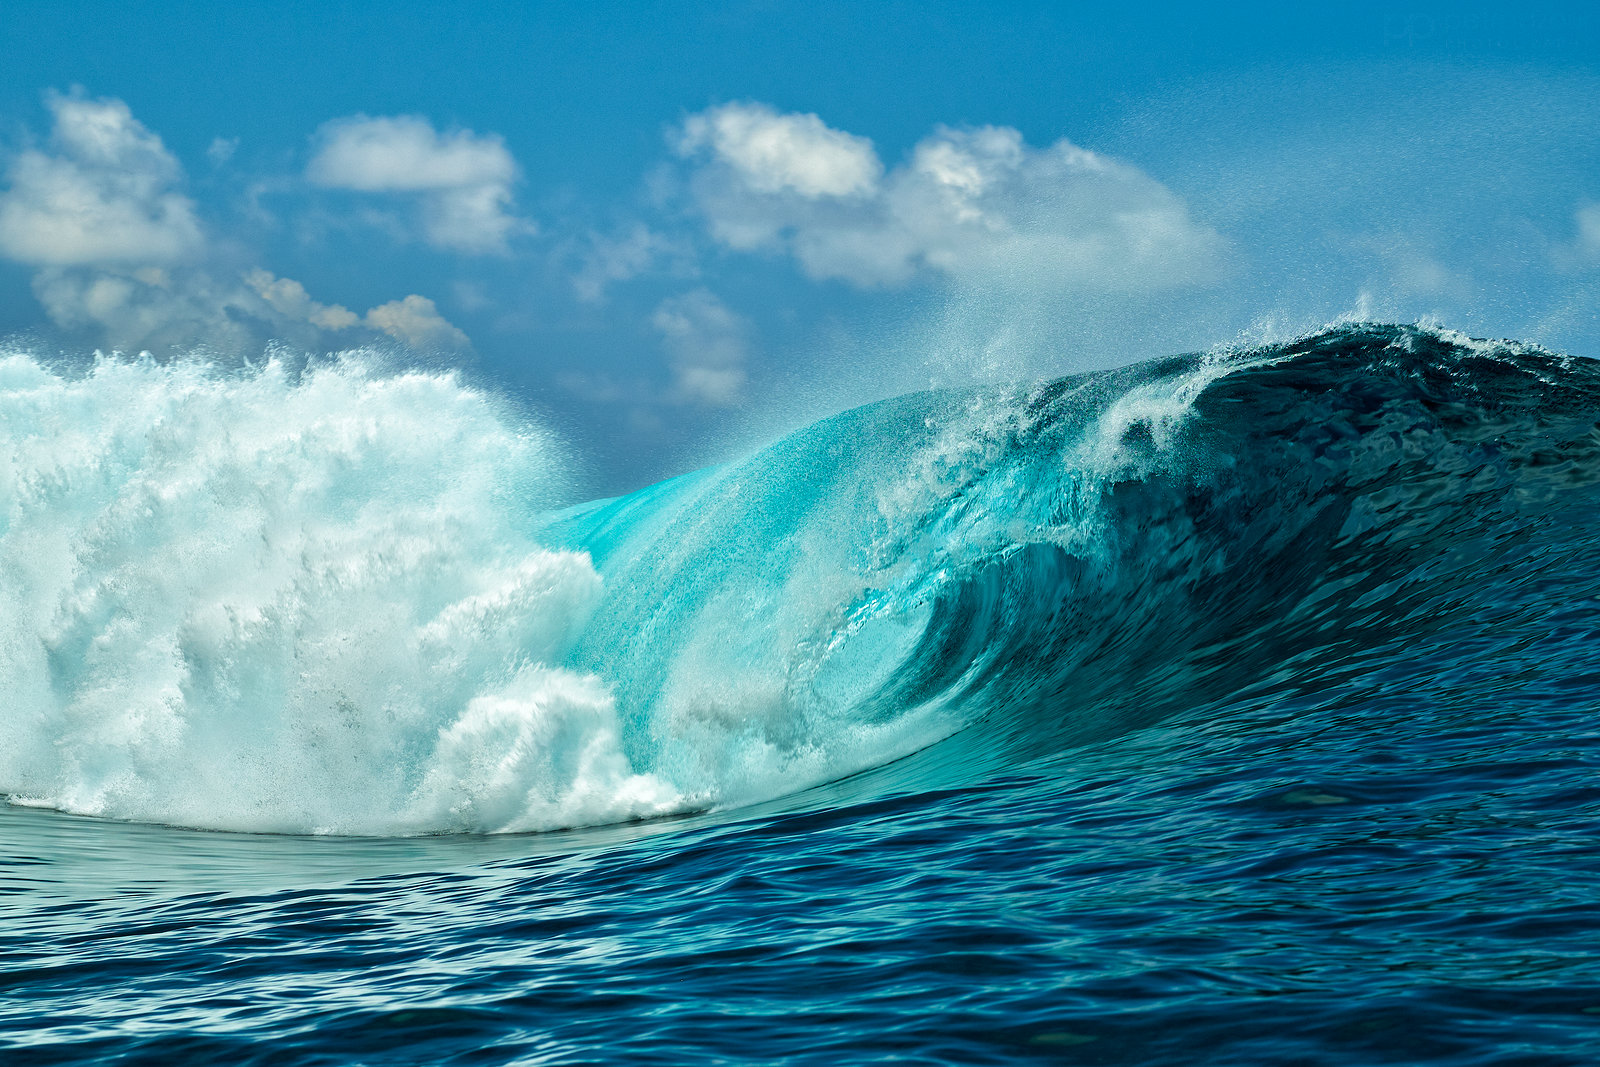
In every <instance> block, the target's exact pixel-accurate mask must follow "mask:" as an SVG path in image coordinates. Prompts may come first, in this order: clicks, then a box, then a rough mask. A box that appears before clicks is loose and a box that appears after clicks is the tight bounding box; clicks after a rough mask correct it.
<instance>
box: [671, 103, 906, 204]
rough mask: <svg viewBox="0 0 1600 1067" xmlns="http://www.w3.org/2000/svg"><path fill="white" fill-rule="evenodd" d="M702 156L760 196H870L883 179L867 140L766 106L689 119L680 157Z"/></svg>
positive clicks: (728, 107) (727, 108) (733, 107)
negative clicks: (712, 159)
mask: <svg viewBox="0 0 1600 1067" xmlns="http://www.w3.org/2000/svg"><path fill="white" fill-rule="evenodd" d="M703 150H708V151H709V152H710V153H711V154H712V155H713V156H714V157H715V158H716V159H717V160H718V161H719V162H720V163H722V164H723V165H725V166H727V167H728V168H729V169H730V170H731V171H733V173H734V174H735V175H737V177H738V179H739V180H740V181H741V182H742V183H744V184H745V185H746V186H747V187H748V188H750V189H752V190H754V191H756V192H758V193H784V192H792V193H795V194H797V195H799V196H802V197H806V198H817V197H852V196H870V195H871V194H872V193H873V192H875V191H876V189H877V186H878V179H879V177H880V176H881V175H882V174H883V164H882V163H881V162H879V160H878V154H877V153H876V152H875V151H873V148H872V142H871V141H869V140H867V139H866V138H865V137H856V136H855V135H853V134H848V133H845V132H843V131H842V130H835V129H831V128H829V127H828V126H827V125H825V124H824V123H823V121H822V120H821V119H820V118H818V117H817V116H815V115H800V114H789V115H780V114H779V113H778V112H776V111H774V110H773V109H772V108H770V107H768V106H766V105H765V104H756V103H746V104H724V105H722V106H721V107H714V108H711V109H709V110H707V111H702V112H700V113H699V114H698V115H691V116H690V117H689V118H688V120H687V121H685V122H684V124H683V130H682V133H681V135H680V137H679V138H678V151H679V152H680V154H682V155H695V154H697V153H699V152H701V151H703Z"/></svg>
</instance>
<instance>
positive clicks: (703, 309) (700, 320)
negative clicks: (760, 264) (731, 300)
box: [650, 289, 749, 407]
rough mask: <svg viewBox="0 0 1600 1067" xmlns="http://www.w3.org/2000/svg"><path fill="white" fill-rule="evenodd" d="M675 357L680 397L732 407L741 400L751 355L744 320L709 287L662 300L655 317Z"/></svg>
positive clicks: (675, 391)
mask: <svg viewBox="0 0 1600 1067" xmlns="http://www.w3.org/2000/svg"><path fill="white" fill-rule="evenodd" d="M650 321H651V324H652V325H654V326H655V328H656V330H657V332H658V333H660V334H661V338H662V341H663V343H664V344H665V345H666V347H667V352H668V354H669V355H670V356H671V359H672V372H673V378H674V382H673V394H674V398H675V399H678V400H683V401H688V402H690V403H696V404H704V405H707V406H710V407H731V406H733V405H735V404H737V403H739V401H740V400H741V399H742V396H743V392H744V386H745V379H746V374H745V368H744V364H745V360H746V357H747V355H748V345H747V343H746V337H747V335H748V333H749V329H748V326H747V325H746V323H745V321H744V320H743V319H742V318H740V317H739V316H738V315H736V314H734V313H733V312H732V311H730V310H729V309H728V307H727V306H726V305H724V304H723V303H722V301H720V300H718V299H717V298H716V296H715V295H713V294H712V293H710V292H709V291H707V290H705V289H696V290H694V291H692V292H689V293H685V294H683V295H682V296H675V297H672V298H670V299H667V300H663V301H662V302H661V304H660V305H659V306H658V307H657V308H656V310H655V314H654V315H653V316H651V320H650Z"/></svg>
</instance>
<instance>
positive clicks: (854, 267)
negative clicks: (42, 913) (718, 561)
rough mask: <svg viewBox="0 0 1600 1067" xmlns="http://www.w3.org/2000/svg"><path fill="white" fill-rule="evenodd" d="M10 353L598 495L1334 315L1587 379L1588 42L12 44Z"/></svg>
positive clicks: (1578, 18) (1434, 8) (347, 29)
mask: <svg viewBox="0 0 1600 1067" xmlns="http://www.w3.org/2000/svg"><path fill="white" fill-rule="evenodd" d="M0 45H3V48H4V55H5V56H6V59H7V62H6V63H5V65H4V66H3V67H0V168H3V169H0V331H3V332H7V333H11V334H13V335H14V336H19V337H22V338H24V339H25V340H26V343H28V344H29V345H31V346H34V347H41V346H42V347H44V348H46V349H48V350H50V351H55V350H61V351H65V352H69V353H71V352H85V351H91V350H93V349H94V348H97V347H99V348H120V349H123V350H128V351H138V350H140V349H149V350H151V351H153V352H155V353H157V354H158V355H161V356H164V357H165V356H167V355H170V354H172V353H174V352H182V351H188V350H192V349H194V348H196V347H200V348H202V349H204V350H205V351H207V352H209V353H211V354H213V356H214V357H215V358H219V359H224V360H226V359H234V358H238V357H240V356H259V354H260V353H261V352H262V351H263V348H264V346H266V345H267V344H269V343H272V342H277V343H282V344H287V345H289V346H290V347H291V348H294V349H298V350H310V351H330V350H338V349H343V348H349V347H353V346H357V345H361V344H368V343H374V342H376V343H380V344H384V345H389V346H405V347H407V348H409V349H411V350H414V351H417V352H420V353H422V355H421V356H420V357H418V358H425V359H426V360H428V361H430V362H432V363H435V364H444V365H451V366H460V367H462V368H464V369H465V370H466V371H467V373H469V374H470V375H472V376H473V377H474V378H475V379H477V380H480V381H483V382H485V383H486V384H488V385H490V386H491V387H493V388H495V389H497V390H500V391H502V392H504V393H506V394H507V395H509V396H511V397H513V398H515V399H516V400H517V401H519V402H522V403H525V404H527V405H528V406H529V407H530V408H531V409H532V410H534V411H537V412H539V413H540V414H541V416H542V417H543V418H544V419H546V420H547V421H549V422H551V423H553V424H554V425H555V426H556V427H557V428H558V430H559V431H560V432H561V433H563V434H564V435H565V436H566V437H567V438H569V439H570V440H571V441H572V442H573V443H574V445H575V446H576V450H577V453H578V454H579V455H581V456H583V457H584V463H585V464H586V470H587V474H588V475H589V477H590V481H591V486H592V488H593V489H594V491H598V492H604V491H615V490H620V489H623V488H627V487H630V486H633V485H637V484H641V483H643V482H646V481H649V480H652V479H654V478H656V477H659V476H661V475H663V474H667V473H671V472H674V471H677V470H682V469H685V468H688V467H691V466H695V465H699V464H702V463H705V462H711V461H715V460H717V459H720V458H723V457H725V456H727V455H729V454H731V453H733V452H736V451H738V450H740V449H742V448H745V447H748V446H750V445H751V444H753V443H755V442H758V441H760V440H761V439H763V438H764V437H767V436H770V435H772V434H773V433H776V432H777V431H778V430H781V429H783V428H786V427H789V426H793V425H796V424H798V423H800V422H803V421H806V420H808V419H810V418H813V417H815V416H817V415H820V414H824V413H827V412H829V411H832V410H837V409H839V408H841V407H844V406H848V405H849V404H852V403H856V402H860V401H864V400H868V399H872V398H874V397H876V396H880V395H883V394H885V393H891V392H895V391H900V390H905V389H912V388H919V387H925V386H927V385H929V384H930V383H960V382H963V381H968V380H972V379H985V378H996V377H1029V376H1034V375H1039V374H1047V373H1059V372H1065V371H1071V370H1077V369H1084V368H1089V367H1097V366H1106V365H1110V364H1114V363H1120V362H1126V361H1129V360H1132V359H1137V358H1141V357H1143V356H1151V355H1159V354H1164V353H1167V352H1169V351H1176V350H1187V349H1195V348H1204V347H1208V346H1210V345H1213V344H1217V343H1223V342H1229V341H1233V340H1236V339H1239V338H1246V339H1248V338H1252V337H1272V336H1277V335H1281V334H1284V333H1292V332H1295V331H1297V330H1302V329H1305V328H1309V327H1312V326H1315V325H1317V324H1320V323H1323V322H1326V321H1329V320H1331V319H1333V318H1336V317H1339V316H1341V315H1360V316H1372V317H1381V318H1389V319H1403V320H1410V319H1416V318H1432V319H1437V320H1438V321H1440V322H1442V323H1444V324H1445V325H1448V326H1454V327H1458V328H1461V329H1464V330H1467V331H1468V332H1472V333H1477V334H1490V335H1495V336H1517V337H1523V338H1528V339H1533V340H1538V341H1540V342H1542V343H1545V344H1548V345H1551V346H1552V347H1556V348H1560V349H1564V350H1567V351H1572V352H1575V353H1578V354H1583V355H1592V356H1600V317H1597V314H1600V58H1597V56H1600V53H1597V47H1600V14H1597V13H1596V9H1595V7H1594V5H1577V4H1572V5H1539V4H1526V3H1524V4H1516V5H1510V4H1495V5H1478V6H1473V5H1449V6H1446V5H1393V4H1387V5H1377V4H1373V5H1360V4H1342V5H1338V6H1337V7H1332V6H1317V5H1288V6H1285V5H1270V6H1269V5H1254V6H1252V5H1245V6H1239V7H1235V8H1232V9H1231V10H1230V11H1228V12H1227V13H1225V14H1219V13H1215V12H1212V11H1208V10H1206V9H1204V8H1201V7H1198V6H1187V7H1180V6H1172V5H1166V6H1153V7H1149V8H1145V9H1141V10H1139V11H1137V12H1133V13H1117V14H1113V13H1110V12H1108V11H1106V10H1104V9H1102V8H1090V7H1087V6H1074V5H1066V4H1028V3H1010V4H953V3H915V4H913V3H903V4H902V3H884V4H867V3H859V2H858V3H826V2H809V3H802V4H790V3H780V2H760V3H757V2H748V3H725V4H694V3H671V4H667V3H660V4H657V3H631V4H626V5H613V6H606V5H596V4H576V3H574V4H542V5H530V4H490V3H477V4H471V3H468V4H460V5H451V6H449V7H443V6H439V5H406V4H393V3H390V4H368V3H345V4H328V5H310V4H293V5H291V4H276V5H274V4H261V5H236V6H235V8H233V9H228V10H222V9H219V8H218V7H217V6H215V5H209V4H208V5H199V4H193V5H186V4H162V5H145V4H119V5H111V4H98V3H79V4H74V5H62V4H57V3H38V2H35V0H10V3H8V4H7V13H6V18H5V20H4V23H3V25H0Z"/></svg>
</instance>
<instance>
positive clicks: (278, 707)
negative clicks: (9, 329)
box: [0, 353, 689, 834]
mask: <svg viewBox="0 0 1600 1067" xmlns="http://www.w3.org/2000/svg"><path fill="white" fill-rule="evenodd" d="M561 473H562V471H561V458H560V453H559V450H558V449H557V448H556V447H555V445H554V442H553V441H551V440H550V439H549V438H548V437H547V436H546V435H544V434H542V433H541V432H539V431H538V430H536V429H534V428H532V427H529V426H527V425H525V424H523V423H519V422H517V421H516V420H513V419H510V418H508V417H506V416H505V415H504V414H503V413H502V412H501V411H500V410H499V409H498V407H497V405H496V404H495V403H494V402H492V401H491V399H490V398H488V397H486V396H485V395H483V394H481V393H479V392H476V391H474V390H472V389H469V388H465V387H463V385H462V384H461V383H460V382H459V381H458V380H457V379H456V378H455V377H453V376H452V375H449V374H429V373H421V372H411V373H400V374H388V375H386V374H381V373H378V372H376V371H374V370H373V369H372V368H370V367H369V366H368V365H367V364H366V363H364V362H363V360H362V359H361V357H359V356H348V357H346V358H344V359H342V360H339V361H337V362H334V363H331V364H328V365H323V366H318V367H312V368H308V369H307V370H306V371H304V372H303V373H295V372H292V371H290V370H289V369H288V368H286V367H285V366H284V365H283V364H281V363H278V362H271V363H268V364H267V365H266V366H264V367H262V368H260V369H258V370H255V371H250V372H241V373H224V372H221V371H218V370H215V369H213V368H210V367H207V366H203V365H198V364H185V363H176V364H167V365H159V364H156V363H154V362H151V361H149V360H144V361H125V360H119V359H102V360H99V361H98V362H97V363H96V364H95V365H94V367H93V368H92V369H91V370H89V371H88V372H87V373H85V374H82V375H71V374H66V373H62V372H59V371H57V370H55V369H52V368H50V367H48V366H45V365H43V364H42V363H41V362H39V361H37V360H35V359H33V358H31V357H30V356H28V355H26V354H20V353H13V354H10V355H7V356H4V357H0V679H3V680H4V691H5V699H6V703H7V704H8V705H9V706H8V708H7V709H6V712H5V714H4V715H0V791H5V792H8V793H10V794H12V795H13V796H15V797H18V798H22V799H24V800H26V801H28V802H34V803H41V804H48V805H50V806H54V807H59V808H62V809H65V810H67V811H73V812H80V813H87V814H97V815H106V816H111V817H116V818H125V819H139V820H150V821H160V822H167V823H176V824H182V825H189V826H204V827H216V828H224V829H243V830H268V831H287V832H334V833H368V834H370V833H395V832H430V831H451V830H479V831H493V830H519V829H544V828H550V827H558V826H568V825H573V824H583V823H596V822H608V821H615V820H620V819H627V818H632V817H638V816H646V815H652V814H657V813H660V812H663V811H669V810H673V809H675V808H677V807H680V806H682V805H684V804H685V803H688V802H689V801H688V800H687V799H686V798H684V797H682V796H681V795H679V793H678V792H676V791H675V790H674V789H673V788H672V787H670V786H669V785H667V784H666V783H665V782H663V781H662V780H660V779H659V778H657V777H655V776H652V775H649V774H640V773H636V772H635V770H634V768H633V766H632V764H631V762H630V761H629V759H628V758H627V757H626V756H625V755H624V754H623V753H622V750H621V746H620V730H619V725H618V721H617V710H616V705H615V702H614V699H613V696H612V694H611V692H610V690H609V688H608V687H607V685H606V684H605V683H604V682H603V681H601V680H600V679H598V678H596V677H594V676H592V675H590V674H587V673H584V672H579V671H573V670H570V669H567V668H564V667H562V666H561V665H560V664H561V660H562V657H563V655H564V653H565V651H566V649H567V648H568V646H569V645H570V644H571V642H572V641H573V640H574V638H575V636H576V635H577V634H578V632H579V631H580V630H581V628H582V626H583V624H584V622H585V621H586V619H587V618H588V616H589V614H590V612H591V611H592V610H593V607H594V604H595V603H596V601H597V599H598V597H599V595H600V588H601V583H600V579H599V577H598V575H597V574H596V573H595V570H594V568H593V567H592V566H591V564H590V562H589V559H588V557H587V555H585V554H584V553H581V552H572V551H555V550H551V549H548V548H544V547H541V546H540V545H539V544H537V543H536V542H535V541H534V540H533V539H532V538H531V536H530V535H529V533H528V532H527V524H528V515H529V507H530V504H531V503H536V502H538V501H539V500H540V499H541V498H542V497H548V495H549V487H550V485H551V484H553V483H554V482H555V481H557V480H559V477H560V475H561Z"/></svg>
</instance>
